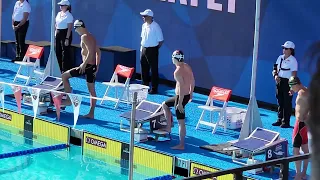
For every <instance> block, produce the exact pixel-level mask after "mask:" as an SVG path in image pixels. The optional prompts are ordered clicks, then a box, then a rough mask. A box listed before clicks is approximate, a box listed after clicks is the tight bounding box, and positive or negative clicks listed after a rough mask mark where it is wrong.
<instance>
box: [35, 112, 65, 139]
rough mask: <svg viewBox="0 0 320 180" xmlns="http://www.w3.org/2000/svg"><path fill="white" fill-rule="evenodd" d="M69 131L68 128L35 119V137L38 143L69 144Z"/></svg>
mask: <svg viewBox="0 0 320 180" xmlns="http://www.w3.org/2000/svg"><path fill="white" fill-rule="evenodd" d="M69 131H70V128H69V127H67V126H63V125H59V124H55V123H53V122H49V121H44V120H40V119H37V118H36V119H33V137H34V138H35V139H37V141H41V142H48V141H52V143H66V144H69Z"/></svg>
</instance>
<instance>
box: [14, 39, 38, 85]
mask: <svg viewBox="0 0 320 180" xmlns="http://www.w3.org/2000/svg"><path fill="white" fill-rule="evenodd" d="M43 51H44V48H43V47H39V46H35V45H29V47H28V50H27V52H26V55H25V56H24V58H23V60H22V61H16V62H14V63H16V64H18V65H20V67H19V69H18V71H17V74H16V76H15V77H14V80H13V82H16V81H17V79H18V78H20V79H24V80H26V83H25V85H29V83H30V80H31V78H33V75H34V74H37V75H42V74H41V73H38V72H40V58H41V56H42V54H43ZM31 58H33V59H35V60H33V61H31ZM23 67H26V68H27V69H28V74H27V75H23V74H22V72H21V71H22V69H23ZM35 71H36V72H35ZM41 79H42V77H41Z"/></svg>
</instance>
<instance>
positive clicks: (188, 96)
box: [162, 50, 195, 150]
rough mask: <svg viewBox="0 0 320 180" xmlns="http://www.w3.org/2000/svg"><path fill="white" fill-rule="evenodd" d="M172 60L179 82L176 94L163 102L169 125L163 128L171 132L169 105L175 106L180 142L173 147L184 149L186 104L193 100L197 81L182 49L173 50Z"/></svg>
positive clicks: (176, 78)
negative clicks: (185, 60)
mask: <svg viewBox="0 0 320 180" xmlns="http://www.w3.org/2000/svg"><path fill="white" fill-rule="evenodd" d="M172 62H173V64H174V65H175V66H176V70H175V71H174V73H173V75H174V79H175V80H176V82H177V83H176V89H175V92H176V95H175V96H174V97H173V98H170V99H168V100H167V101H165V102H163V103H162V109H163V111H164V114H165V117H166V119H167V127H166V128H165V129H163V131H166V132H168V133H170V132H171V127H172V126H171V124H172V115H171V111H170V109H169V107H174V108H175V110H176V116H177V119H178V122H179V137H180V143H179V145H177V146H174V147H172V149H178V150H183V149H184V144H185V143H184V139H185V136H186V125H185V110H184V108H185V106H186V104H187V103H188V102H190V101H191V100H192V94H193V90H194V85H195V82H194V76H193V72H192V69H191V67H190V66H189V65H188V64H187V63H185V62H184V55H183V52H182V51H180V50H176V51H174V52H173V54H172ZM169 118H170V119H169Z"/></svg>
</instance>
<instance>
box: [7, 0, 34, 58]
mask: <svg viewBox="0 0 320 180" xmlns="http://www.w3.org/2000/svg"><path fill="white" fill-rule="evenodd" d="M30 13H31V6H30V4H29V2H28V0H18V1H17V2H16V3H15V5H14V8H13V14H12V29H13V30H14V34H15V38H16V58H15V59H13V60H12V62H14V61H22V60H23V58H24V55H25V54H26V51H27V47H26V43H25V41H26V36H27V32H28V28H29V15H30Z"/></svg>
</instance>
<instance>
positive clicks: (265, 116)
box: [0, 59, 310, 179]
mask: <svg viewBox="0 0 320 180" xmlns="http://www.w3.org/2000/svg"><path fill="white" fill-rule="evenodd" d="M17 70H18V66H17V65H15V64H13V63H11V62H10V61H9V60H6V59H0V78H1V81H4V82H10V83H11V82H12V81H13V78H14V75H15V74H16V72H17ZM110 78H111V77H110ZM70 82H71V85H72V87H73V89H74V93H77V94H85V95H88V91H87V87H86V82H85V80H84V79H82V78H73V79H72V80H71V81H70ZM96 90H97V96H98V97H102V96H103V94H104V92H105V90H106V87H105V86H104V85H103V84H101V83H96ZM5 93H6V94H12V90H11V88H9V87H6V91H5ZM159 93H160V94H158V95H148V100H149V101H152V102H156V103H161V102H163V101H164V100H166V99H167V98H168V97H170V96H172V95H173V94H174V91H173V89H172V88H169V87H166V86H160V88H159ZM269 93H274V92H269ZM206 100H207V96H206V95H201V94H194V98H193V101H192V102H191V103H189V104H188V105H187V106H186V110H185V111H186V112H187V114H186V116H187V118H186V127H187V137H186V149H185V150H184V151H178V150H171V149H170V147H171V146H174V145H176V144H177V143H178V140H179V136H178V124H177V120H176V117H175V116H174V125H175V126H174V128H173V129H172V137H173V140H172V141H170V142H168V141H167V142H154V141H150V142H146V143H137V145H139V146H142V147H146V148H149V149H153V150H157V151H162V152H166V153H169V154H172V155H174V156H176V157H179V158H182V159H190V160H192V161H196V162H199V163H202V164H204V165H209V166H213V167H216V168H220V169H230V168H235V167H240V166H241V165H238V164H235V163H233V162H232V160H231V157H230V156H227V155H223V154H219V153H215V152H210V151H207V150H203V149H200V148H199V146H202V145H208V144H219V143H224V142H227V141H230V140H235V139H238V136H239V131H234V130H227V131H226V132H224V130H223V129H222V128H218V130H217V132H216V133H215V134H212V133H211V129H210V128H207V127H205V126H201V128H200V129H198V130H195V126H196V124H197V121H198V119H199V117H200V113H201V111H200V110H199V109H198V108H197V107H198V106H199V105H204V104H205V102H206ZM97 104H98V105H97V108H96V111H95V119H94V120H88V119H81V118H80V117H79V120H78V123H77V125H76V129H80V130H86V131H88V132H92V133H94V134H97V135H101V136H105V137H108V138H111V139H116V140H119V141H122V142H127V143H129V138H130V137H129V133H127V132H123V131H120V129H119V127H120V120H121V118H120V117H119V115H120V114H121V113H123V112H126V111H128V110H130V106H127V105H126V104H120V106H119V108H118V109H117V110H114V109H113V107H114V103H113V102H107V101H106V102H105V104H104V105H102V106H101V105H100V102H98V103H97ZM89 105H90V103H89V99H83V101H82V104H81V107H80V115H84V114H86V113H87V112H88V111H89ZM229 106H236V107H240V108H244V109H246V107H247V106H246V105H243V104H238V103H234V102H229ZM5 108H6V109H10V110H14V111H17V106H16V103H15V100H14V99H13V98H9V97H6V103H5ZM22 113H23V114H28V115H31V116H32V115H33V110H32V107H29V106H24V105H22ZM260 114H261V118H262V122H263V127H264V128H266V129H270V130H273V131H278V132H280V137H282V138H286V139H288V141H289V154H290V155H292V144H291V136H292V128H288V129H281V128H279V127H273V126H272V125H271V124H272V122H274V120H275V119H276V118H277V115H276V113H275V112H273V111H269V110H265V109H260ZM38 117H39V118H42V119H45V120H49V121H56V114H55V113H52V114H49V115H46V116H38ZM123 120H124V119H123ZM60 123H62V124H65V125H69V126H73V109H72V107H71V106H70V107H67V108H66V110H65V111H62V112H61V120H60ZM127 124H128V123H127ZM293 125H294V117H292V118H291V126H293ZM259 158H262V159H263V157H261V156H260V157H259ZM290 168H291V169H290V174H291V175H292V176H293V175H294V174H295V173H294V164H293V163H291V164H290ZM309 169H310V166H309ZM276 172H279V171H278V170H276ZM245 175H250V174H247V173H245ZM250 177H253V178H257V179H270V178H278V173H274V174H269V173H263V174H259V175H250Z"/></svg>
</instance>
